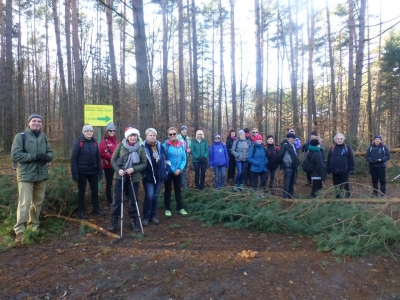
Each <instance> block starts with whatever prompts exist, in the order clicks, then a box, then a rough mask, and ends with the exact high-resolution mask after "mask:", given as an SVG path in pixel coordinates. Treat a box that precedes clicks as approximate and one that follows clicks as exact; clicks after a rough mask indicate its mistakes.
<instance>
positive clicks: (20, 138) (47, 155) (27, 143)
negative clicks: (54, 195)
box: [11, 114, 54, 244]
mask: <svg viewBox="0 0 400 300" xmlns="http://www.w3.org/2000/svg"><path fill="white" fill-rule="evenodd" d="M42 122H43V119H42V117H41V116H40V115H39V114H32V115H30V116H29V118H28V127H27V128H26V129H25V131H23V132H20V133H17V134H16V135H15V137H14V141H13V143H12V146H11V157H12V160H13V162H14V164H15V166H16V169H17V176H16V179H17V182H18V208H17V212H16V215H17V223H16V224H15V225H14V232H15V236H16V237H15V243H16V244H17V243H20V242H22V239H23V234H24V232H25V229H26V225H25V224H27V225H29V226H31V227H32V228H33V229H38V228H39V215H40V210H41V208H42V203H43V200H44V194H45V191H46V185H47V179H49V173H48V167H47V163H48V162H50V161H52V160H53V157H54V153H53V150H52V149H51V146H50V143H49V141H48V139H47V137H46V136H45V135H44V134H43V133H42V132H41V129H42V125H43V123H42Z"/></svg>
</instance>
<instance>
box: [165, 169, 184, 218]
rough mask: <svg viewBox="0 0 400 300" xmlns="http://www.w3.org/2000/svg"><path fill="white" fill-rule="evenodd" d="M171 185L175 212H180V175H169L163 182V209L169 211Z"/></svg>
mask: <svg viewBox="0 0 400 300" xmlns="http://www.w3.org/2000/svg"><path fill="white" fill-rule="evenodd" d="M172 183H173V184H174V191H175V200H176V210H177V211H180V210H181V209H182V208H183V206H182V191H181V189H182V186H181V185H182V179H181V175H180V174H179V175H174V174H169V175H168V179H167V181H165V192H164V207H165V210H171V192H172Z"/></svg>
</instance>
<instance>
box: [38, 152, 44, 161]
mask: <svg viewBox="0 0 400 300" xmlns="http://www.w3.org/2000/svg"><path fill="white" fill-rule="evenodd" d="M45 156H46V154H42V153H38V154H36V160H37V161H41V160H42V159H43V158H44V157H45Z"/></svg>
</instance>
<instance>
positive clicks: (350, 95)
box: [347, 0, 356, 126]
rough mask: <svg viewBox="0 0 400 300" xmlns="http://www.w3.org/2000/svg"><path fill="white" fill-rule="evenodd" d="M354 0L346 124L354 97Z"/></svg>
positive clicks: (352, 6) (350, 29) (351, 12)
mask: <svg viewBox="0 0 400 300" xmlns="http://www.w3.org/2000/svg"><path fill="white" fill-rule="evenodd" d="M355 26H356V25H355V22H354V1H353V0H349V66H348V84H347V112H348V118H347V120H349V122H348V125H349V126H350V125H351V120H350V118H351V116H352V115H353V113H352V110H353V98H354V35H355Z"/></svg>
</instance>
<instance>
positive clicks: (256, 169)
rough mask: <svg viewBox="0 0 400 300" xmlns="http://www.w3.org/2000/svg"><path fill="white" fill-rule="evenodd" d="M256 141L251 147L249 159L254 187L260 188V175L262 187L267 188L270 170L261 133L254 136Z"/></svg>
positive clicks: (255, 188)
mask: <svg viewBox="0 0 400 300" xmlns="http://www.w3.org/2000/svg"><path fill="white" fill-rule="evenodd" d="M254 140H255V142H254V143H253V145H252V146H251V147H250V149H249V154H248V156H247V161H248V162H249V163H250V170H251V173H252V174H251V178H252V184H251V186H252V188H253V190H257V188H258V177H260V189H262V190H265V187H266V185H267V180H268V175H269V170H268V168H267V164H268V159H267V155H266V151H265V149H264V145H263V143H262V136H261V134H257V135H256V136H255V137H254Z"/></svg>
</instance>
